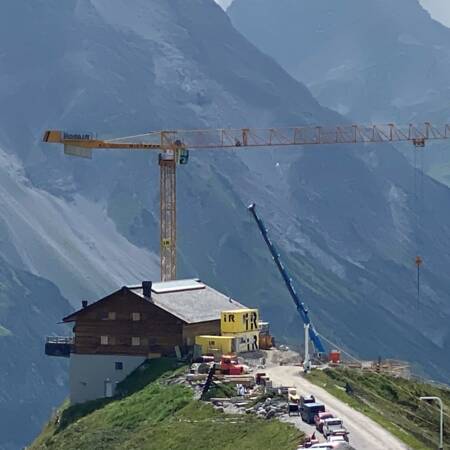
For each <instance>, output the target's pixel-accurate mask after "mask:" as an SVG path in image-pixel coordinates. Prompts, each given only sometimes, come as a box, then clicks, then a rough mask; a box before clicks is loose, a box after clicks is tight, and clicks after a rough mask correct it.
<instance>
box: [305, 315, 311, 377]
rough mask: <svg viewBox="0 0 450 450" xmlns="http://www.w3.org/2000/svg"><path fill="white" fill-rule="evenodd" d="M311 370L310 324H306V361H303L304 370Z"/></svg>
mask: <svg viewBox="0 0 450 450" xmlns="http://www.w3.org/2000/svg"><path fill="white" fill-rule="evenodd" d="M310 368H311V362H310V359H309V323H308V324H305V360H304V361H303V370H304V371H305V372H308V371H309V369H310Z"/></svg>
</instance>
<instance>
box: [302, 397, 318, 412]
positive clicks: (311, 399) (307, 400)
mask: <svg viewBox="0 0 450 450" xmlns="http://www.w3.org/2000/svg"><path fill="white" fill-rule="evenodd" d="M308 403H316V398H315V397H314V395H307V396H305V395H302V396H301V397H300V401H299V405H300V410H301V409H302V408H303V406H305V405H307V404H308Z"/></svg>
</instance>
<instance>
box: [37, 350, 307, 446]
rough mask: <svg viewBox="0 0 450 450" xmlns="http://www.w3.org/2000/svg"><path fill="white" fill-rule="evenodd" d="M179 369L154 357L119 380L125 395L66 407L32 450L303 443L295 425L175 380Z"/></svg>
mask: <svg viewBox="0 0 450 450" xmlns="http://www.w3.org/2000/svg"><path fill="white" fill-rule="evenodd" d="M179 370H180V369H178V371H179ZM181 370H183V369H181ZM176 372H177V369H176V363H175V362H174V361H173V360H169V359H161V360H152V361H151V362H150V363H149V364H148V365H147V367H144V368H143V369H141V370H137V371H136V372H135V373H134V374H132V375H131V376H130V377H128V378H127V379H126V380H125V381H124V382H123V383H122V384H121V385H119V392H120V396H121V397H120V398H114V399H109V400H99V401H94V402H88V403H85V404H81V405H74V406H67V405H66V406H63V407H62V409H61V410H60V411H59V412H58V415H59V417H60V420H59V423H58V424H57V423H56V420H55V418H53V419H52V420H51V421H50V422H49V424H48V425H47V426H46V428H45V429H44V431H43V432H42V434H41V436H39V437H38V439H37V440H36V441H35V442H34V443H33V445H32V446H31V447H30V450H44V449H45V450H92V449H95V450H103V449H105V450H106V449H108V450H112V449H117V450H118V449H120V450H122V449H124V450H131V449H139V450H147V449H148V450H151V449H155V450H203V449H204V450H215V449H217V450H219V449H220V450H227V449H230V450H231V449H233V450H235V449H240V450H241V449H242V450H245V449H248V450H250V449H255V450H256V449H260V448H264V449H273V450H278V449H296V448H297V445H298V443H299V442H300V440H301V437H302V436H301V433H300V432H299V431H298V430H296V429H295V428H294V427H292V426H291V425H288V424H285V423H281V422H279V421H277V420H263V419H259V418H257V417H255V416H250V415H228V414H224V413H220V412H218V411H216V410H215V409H214V408H213V407H212V406H211V405H210V404H205V403H203V402H200V401H197V400H194V399H193V393H192V390H191V389H190V388H188V387H186V386H183V385H178V384H170V379H171V378H173V377H174V375H176Z"/></svg>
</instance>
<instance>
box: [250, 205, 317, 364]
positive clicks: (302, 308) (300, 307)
mask: <svg viewBox="0 0 450 450" xmlns="http://www.w3.org/2000/svg"><path fill="white" fill-rule="evenodd" d="M248 210H249V211H250V212H251V214H252V216H253V218H254V219H255V222H256V224H257V225H258V228H259V231H260V232H261V235H262V237H263V239H264V241H265V243H266V245H267V247H268V249H269V251H270V253H271V255H272V258H273V260H274V262H275V264H276V266H277V268H278V271H279V272H280V274H281V277H282V278H283V281H284V284H285V285H286V287H287V289H288V291H289V294H290V295H291V298H292V300H293V301H294V304H295V307H296V309H297V312H298V313H299V315H300V317H301V318H302V320H303V323H304V325H305V328H306V330H307V332H308V334H309V339H310V340H311V342H312V343H313V344H314V347H315V348H316V352H317V353H325V349H324V347H323V344H322V341H321V340H320V338H319V336H318V335H317V333H316V330H315V329H314V327H313V325H312V323H311V319H310V318H309V312H308V309H307V307H306V305H305V304H304V303H303V302H302V301H301V300H300V297H299V296H298V294H297V291H296V290H295V287H294V285H293V283H292V278H291V277H290V276H289V274H288V272H287V270H286V268H285V267H284V265H283V263H282V261H281V258H280V255H279V253H278V251H277V249H276V247H275V245H274V244H273V242H272V241H271V240H270V237H269V233H268V232H267V228H266V226H265V225H264V222H263V220H262V219H261V218H260V217H259V216H258V214H257V212H256V205H255V204H254V203H252V204H251V205H250V206H249V207H248ZM307 345H308V343H307V339H306V336H305V348H307ZM305 356H306V355H305Z"/></svg>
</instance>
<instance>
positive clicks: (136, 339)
mask: <svg viewBox="0 0 450 450" xmlns="http://www.w3.org/2000/svg"><path fill="white" fill-rule="evenodd" d="M131 345H132V346H133V347H139V346H140V345H141V338H140V336H133V337H132V338H131Z"/></svg>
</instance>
